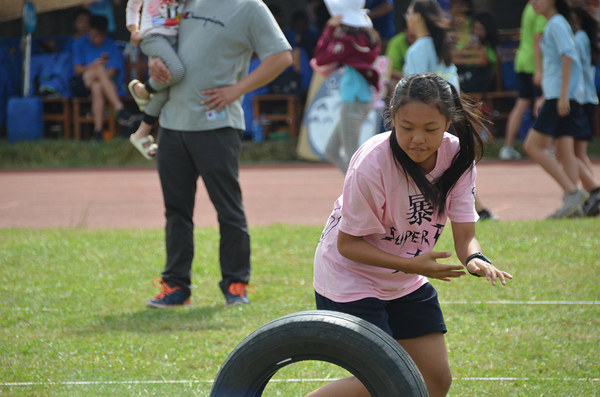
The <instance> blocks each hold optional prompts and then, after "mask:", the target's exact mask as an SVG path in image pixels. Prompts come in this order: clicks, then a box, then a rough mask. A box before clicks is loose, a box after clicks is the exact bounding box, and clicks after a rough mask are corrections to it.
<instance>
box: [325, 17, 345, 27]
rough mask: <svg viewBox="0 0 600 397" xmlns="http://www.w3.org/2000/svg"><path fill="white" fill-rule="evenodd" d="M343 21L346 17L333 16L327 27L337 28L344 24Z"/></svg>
mask: <svg viewBox="0 0 600 397" xmlns="http://www.w3.org/2000/svg"><path fill="white" fill-rule="evenodd" d="M342 19H344V16H343V15H342V14H339V15H336V16H333V17H331V18H329V20H328V21H327V25H329V26H332V27H334V28H337V27H338V26H340V24H341V23H342Z"/></svg>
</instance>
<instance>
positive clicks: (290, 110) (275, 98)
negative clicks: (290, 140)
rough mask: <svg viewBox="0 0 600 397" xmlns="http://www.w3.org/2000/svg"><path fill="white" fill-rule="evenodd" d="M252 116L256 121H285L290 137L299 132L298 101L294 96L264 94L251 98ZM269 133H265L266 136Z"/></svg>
mask: <svg viewBox="0 0 600 397" xmlns="http://www.w3.org/2000/svg"><path fill="white" fill-rule="evenodd" d="M252 114H253V116H254V118H255V119H257V120H266V121H271V122H273V121H276V122H277V121H285V122H286V123H287V124H288V125H289V128H290V136H298V133H299V131H300V99H299V98H298V96H297V95H295V94H265V95H256V96H255V97H254V98H252ZM269 132H271V131H265V135H268V134H269Z"/></svg>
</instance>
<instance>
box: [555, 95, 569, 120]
mask: <svg viewBox="0 0 600 397" xmlns="http://www.w3.org/2000/svg"><path fill="white" fill-rule="evenodd" d="M556 110H557V111H558V115H559V116H560V117H566V116H568V115H569V113H571V102H570V101H569V98H567V97H563V96H562V95H561V97H560V98H559V99H558V102H557V103H556Z"/></svg>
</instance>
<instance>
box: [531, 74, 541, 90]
mask: <svg viewBox="0 0 600 397" xmlns="http://www.w3.org/2000/svg"><path fill="white" fill-rule="evenodd" d="M542 76H543V75H542V72H535V73H534V74H533V84H534V85H535V86H536V87H541V86H542Z"/></svg>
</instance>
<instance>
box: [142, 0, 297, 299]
mask: <svg viewBox="0 0 600 397" xmlns="http://www.w3.org/2000/svg"><path fill="white" fill-rule="evenodd" d="M254 52H256V53H257V54H258V56H259V58H260V59H261V61H262V62H261V64H260V65H259V67H258V68H256V69H255V70H254V71H253V72H252V73H250V74H248V75H247V71H248V64H249V62H250V59H251V57H252V54H253V53H254ZM178 54H179V57H180V58H181V60H182V62H183V65H184V67H185V77H184V79H183V80H182V81H181V82H180V83H178V84H175V85H173V86H171V88H170V91H169V100H168V102H167V103H166V104H165V106H163V108H162V112H161V115H160V118H159V121H160V125H161V128H160V130H159V133H158V150H157V154H156V165H157V169H158V173H159V177H160V181H161V186H162V191H163V196H164V202H165V216H166V219H167V223H166V228H165V233H166V247H167V262H166V266H165V269H164V270H163V272H162V279H161V280H160V282H161V284H162V285H161V288H162V291H161V292H160V293H159V294H158V295H156V297H155V298H154V299H151V300H149V301H148V302H147V303H146V306H148V307H160V308H162V307H170V306H174V305H185V304H189V296H190V295H191V268H192V259H193V256H194V234H193V228H194V223H193V219H192V218H193V212H194V202H195V195H196V184H197V180H198V177H202V180H203V181H204V184H205V186H206V189H207V191H208V193H209V196H210V198H211V201H212V202H213V204H214V206H215V208H216V210H217V213H218V219H219V225H220V233H221V242H220V252H219V253H220V263H221V273H222V280H221V282H220V283H219V286H220V287H221V290H222V292H223V294H224V295H225V299H226V304H227V305H236V304H243V303H248V302H249V300H248V297H247V296H246V288H245V287H246V285H247V284H248V282H249V280H250V235H249V234H248V226H247V221H246V215H245V213H244V207H243V204H242V195H241V190H240V185H239V180H238V172H239V153H240V149H241V137H242V132H243V130H244V129H245V125H244V115H243V111H242V106H241V96H242V95H244V94H246V93H247V92H250V91H252V90H255V89H256V88H259V87H261V86H264V85H266V84H268V83H269V82H271V81H272V80H274V79H275V77H277V76H278V75H279V74H280V73H281V72H282V71H283V70H284V69H285V68H287V67H288V66H289V65H290V64H291V62H292V56H291V47H290V45H289V44H288V42H287V41H286V39H285V36H284V35H283V33H282V32H281V30H280V28H279V26H278V25H277V22H276V21H275V19H274V18H273V16H272V15H271V13H270V12H269V10H268V8H267V7H266V6H265V5H264V3H263V2H262V1H260V0H219V1H209V0H187V2H186V5H185V7H184V9H183V13H182V15H181V23H180V28H179V48H178ZM150 75H151V76H152V78H153V79H155V80H156V81H157V82H159V83H164V82H167V81H168V80H169V79H170V74H169V70H168V69H167V68H166V66H165V65H164V63H163V62H162V61H161V60H160V59H158V58H157V59H152V60H151V61H150Z"/></svg>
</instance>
